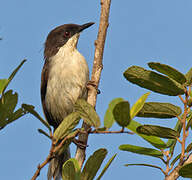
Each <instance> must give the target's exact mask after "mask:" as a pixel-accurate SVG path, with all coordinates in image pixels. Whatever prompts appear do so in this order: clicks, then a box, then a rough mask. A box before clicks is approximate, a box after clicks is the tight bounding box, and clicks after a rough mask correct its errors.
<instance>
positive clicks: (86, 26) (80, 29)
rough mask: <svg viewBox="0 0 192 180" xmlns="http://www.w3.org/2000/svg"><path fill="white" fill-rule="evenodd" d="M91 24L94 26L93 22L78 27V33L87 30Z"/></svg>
mask: <svg viewBox="0 0 192 180" xmlns="http://www.w3.org/2000/svg"><path fill="white" fill-rule="evenodd" d="M93 24H95V23H94V22H90V23H86V24H83V25H81V26H80V27H79V32H81V31H83V30H84V29H87V28H88V27H90V26H92V25H93Z"/></svg>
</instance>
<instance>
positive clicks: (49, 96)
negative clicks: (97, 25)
mask: <svg viewBox="0 0 192 180" xmlns="http://www.w3.org/2000/svg"><path fill="white" fill-rule="evenodd" d="M74 38H77V40H78V37H74ZM77 40H76V43H77ZM74 41H75V40H74V39H72V40H71V41H70V40H69V41H68V42H69V43H67V44H65V45H64V46H63V47H61V48H60V49H59V51H58V53H57V54H56V55H55V56H53V57H52V59H51V60H50V66H49V68H50V71H49V77H48V83H47V91H46V96H45V104H46V107H47V109H48V111H49V112H50V113H51V114H52V116H53V117H56V119H55V121H57V122H58V124H59V123H60V122H61V121H62V120H63V118H64V117H65V116H66V115H68V114H69V113H70V112H72V111H73V106H74V103H75V102H76V100H77V99H78V98H86V97H87V90H86V85H87V82H88V80H89V70H88V66H87V62H86V60H85V58H84V57H83V56H82V55H81V54H80V53H79V52H78V51H77V49H76V46H74V44H72V43H74Z"/></svg>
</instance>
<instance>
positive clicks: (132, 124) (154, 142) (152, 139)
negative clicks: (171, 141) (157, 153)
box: [126, 120, 167, 149]
mask: <svg viewBox="0 0 192 180" xmlns="http://www.w3.org/2000/svg"><path fill="white" fill-rule="evenodd" d="M139 126H141V124H140V123H138V122H136V121H134V120H131V122H130V124H129V125H128V126H127V127H126V128H127V129H129V130H131V131H133V132H134V133H136V134H137V135H139V136H140V137H142V138H143V139H144V140H145V141H147V142H149V143H150V144H151V145H153V146H154V147H156V148H158V149H165V148H166V147H167V145H166V144H165V142H164V141H162V140H161V139H160V138H158V137H155V136H146V135H144V134H139V133H138V132H137V131H136V129H137V127H139Z"/></svg>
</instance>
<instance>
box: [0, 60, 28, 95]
mask: <svg viewBox="0 0 192 180" xmlns="http://www.w3.org/2000/svg"><path fill="white" fill-rule="evenodd" d="M25 61H26V59H24V60H23V61H22V62H21V63H20V64H19V66H17V68H16V69H15V70H14V71H13V72H12V73H11V75H10V76H9V78H8V79H7V82H6V84H5V85H4V88H3V89H2V91H0V92H1V93H3V92H4V91H5V89H6V88H7V86H8V85H9V83H10V82H11V80H12V79H13V78H14V76H15V74H16V73H17V72H18V71H19V69H20V68H21V66H22V65H23V64H24V63H25ZM1 93H0V94H1Z"/></svg>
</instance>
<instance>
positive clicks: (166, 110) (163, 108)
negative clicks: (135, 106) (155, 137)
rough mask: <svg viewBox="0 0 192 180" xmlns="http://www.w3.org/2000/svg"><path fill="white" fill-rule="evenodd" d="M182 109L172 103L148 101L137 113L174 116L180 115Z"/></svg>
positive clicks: (145, 115) (150, 115)
mask: <svg viewBox="0 0 192 180" xmlns="http://www.w3.org/2000/svg"><path fill="white" fill-rule="evenodd" d="M181 112H182V110H181V108H180V107H178V106H175V105H173V104H170V103H159V102H147V103H145V104H144V106H143V108H142V109H141V110H140V111H139V113H138V114H137V116H138V117H150V118H173V117H176V116H179V115H180V114H181Z"/></svg>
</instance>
